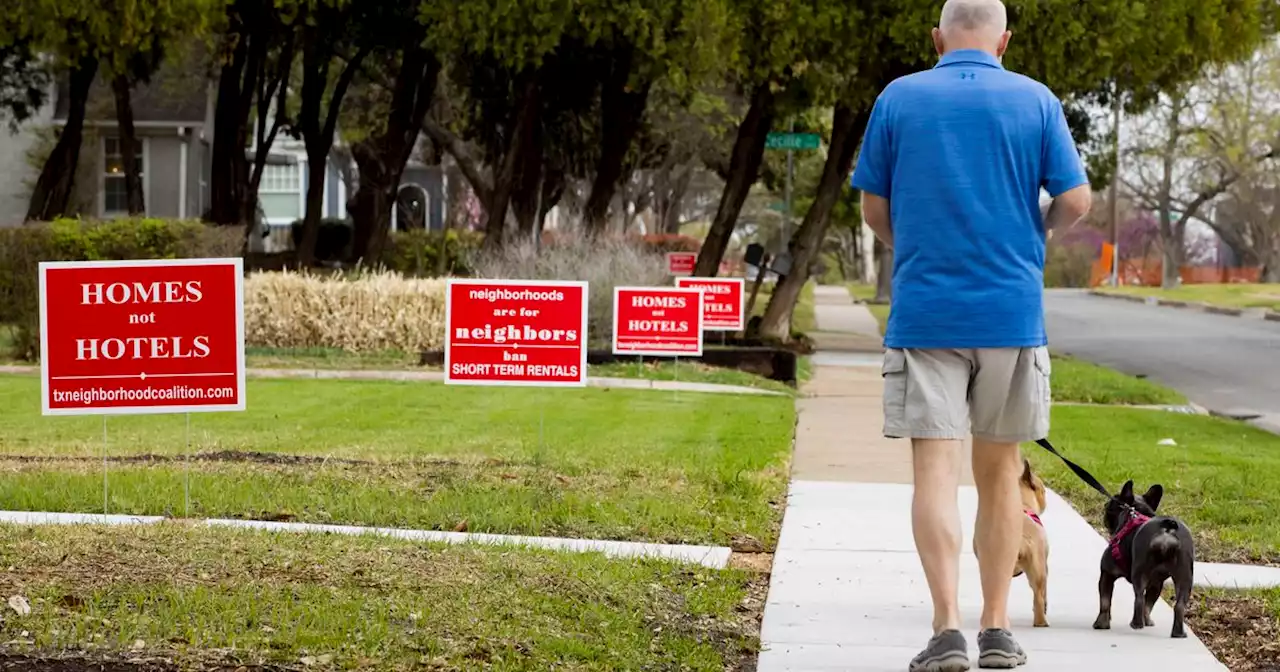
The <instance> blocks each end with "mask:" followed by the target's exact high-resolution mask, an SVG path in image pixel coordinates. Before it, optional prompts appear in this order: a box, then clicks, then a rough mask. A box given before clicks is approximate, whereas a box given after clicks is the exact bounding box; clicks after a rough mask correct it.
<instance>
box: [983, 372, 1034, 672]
mask: <svg viewBox="0 0 1280 672" xmlns="http://www.w3.org/2000/svg"><path fill="white" fill-rule="evenodd" d="M976 360H977V362H978V368H977V371H976V372H975V374H974V381H973V392H972V398H971V406H970V407H971V409H972V414H973V435H974V437H973V438H974V440H973V479H974V482H975V484H976V485H977V486H978V519H977V523H976V525H975V530H974V542H975V545H976V546H977V549H976V550H977V553H978V568H979V571H980V573H981V575H982V623H981V627H982V634H981V635H979V638H978V647H979V664H980V665H981V666H983V667H1006V668H1011V667H1016V666H1017V665H1020V664H1023V663H1025V662H1026V654H1025V653H1024V652H1023V651H1022V648H1021V647H1020V646H1018V644H1017V643H1016V642H1015V641H1014V640H1013V636H1012V634H1010V633H1009V585H1010V583H1011V582H1012V581H1013V572H1014V568H1015V566H1016V565H1017V562H1018V547H1019V545H1020V543H1021V539H1022V532H1021V530H1022V512H1021V511H1020V509H1021V506H1022V498H1021V495H1020V493H1019V491H1018V477H1019V475H1020V474H1021V473H1022V454H1021V452H1020V451H1019V449H1018V445H1019V444H1020V443H1022V442H1024V441H1034V440H1036V439H1040V438H1044V437H1045V436H1046V435H1047V434H1048V433H1049V354H1048V351H1047V350H1045V349H1044V348H1004V349H990V350H978V351H977V352H976Z"/></svg>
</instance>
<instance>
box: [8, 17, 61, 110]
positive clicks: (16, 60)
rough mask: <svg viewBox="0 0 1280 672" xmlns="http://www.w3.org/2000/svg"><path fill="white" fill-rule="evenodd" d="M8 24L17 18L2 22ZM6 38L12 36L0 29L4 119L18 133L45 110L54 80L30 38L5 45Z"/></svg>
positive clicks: (12, 40)
mask: <svg viewBox="0 0 1280 672" xmlns="http://www.w3.org/2000/svg"><path fill="white" fill-rule="evenodd" d="M7 20H16V17H10V18H9V19H0V22H4V21H7ZM6 34H11V33H10V31H7V30H6V29H5V28H4V27H3V25H0V118H8V121H9V129H10V130H11V131H13V132H17V130H18V125H19V124H21V123H22V122H24V121H26V120H27V119H30V118H31V117H32V116H33V115H35V113H36V112H37V111H38V110H39V109H40V108H41V107H43V106H44V104H45V102H46V98H47V97H48V94H47V92H48V90H49V83H50V81H51V78H50V76H49V70H48V69H47V68H46V67H44V64H42V63H41V62H40V57H39V54H37V53H36V52H35V50H34V49H32V41H31V40H30V39H29V38H21V39H12V38H11V39H10V41H8V42H5V41H4V39H3V36H4V35H6Z"/></svg>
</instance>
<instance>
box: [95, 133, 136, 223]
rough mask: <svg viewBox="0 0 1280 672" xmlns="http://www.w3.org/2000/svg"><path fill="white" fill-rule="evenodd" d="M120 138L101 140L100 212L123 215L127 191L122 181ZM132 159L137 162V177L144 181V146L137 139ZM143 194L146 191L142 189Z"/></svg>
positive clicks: (127, 207)
mask: <svg viewBox="0 0 1280 672" xmlns="http://www.w3.org/2000/svg"><path fill="white" fill-rule="evenodd" d="M121 146H122V145H121V143H120V138H103V140H102V214H103V215H106V216H113V215H124V214H128V212H129V192H128V190H127V189H126V188H125V183H124V156H122V155H121V152H120V149H121ZM134 159H135V160H136V161H137V162H138V178H139V179H141V180H143V181H144V182H145V178H146V174H147V153H146V146H145V144H144V143H143V141H142V140H137V145H136V147H135V148H134ZM143 194H144V196H145V195H146V191H145V189H144V191H143Z"/></svg>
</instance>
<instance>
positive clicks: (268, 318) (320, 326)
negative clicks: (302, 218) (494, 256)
mask: <svg viewBox="0 0 1280 672" xmlns="http://www.w3.org/2000/svg"><path fill="white" fill-rule="evenodd" d="M444 288H445V283H444V281H443V280H422V279H406V278H404V277H402V276H400V275H398V274H396V273H392V272H388V271H378V272H369V271H363V272H354V273H351V274H347V275H346V276H338V275H334V276H319V275H314V274H299V273H291V272H287V271H286V272H281V273H254V274H251V275H250V276H249V277H248V279H247V280H246V281H245V293H244V294H245V298H244V326H245V341H246V343H247V344H248V345H253V346H259V347H271V348H339V349H342V350H346V351H349V352H371V351H377V350H401V351H404V352H416V351H420V350H423V349H433V350H435V349H440V348H443V347H444Z"/></svg>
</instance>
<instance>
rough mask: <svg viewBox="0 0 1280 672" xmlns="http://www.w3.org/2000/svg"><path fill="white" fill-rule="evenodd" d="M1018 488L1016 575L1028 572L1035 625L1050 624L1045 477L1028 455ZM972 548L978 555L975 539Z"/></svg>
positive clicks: (1039, 626) (1044, 626)
mask: <svg viewBox="0 0 1280 672" xmlns="http://www.w3.org/2000/svg"><path fill="white" fill-rule="evenodd" d="M1018 491H1019V492H1020V493H1021V495H1022V512H1023V516H1022V544H1021V545H1020V546H1019V547H1018V564H1017V565H1015V566H1014V569H1013V575H1014V576H1015V577H1016V576H1022V575H1023V574H1024V573H1025V574H1026V575H1027V582H1028V583H1030V584H1031V593H1032V596H1033V597H1032V610H1033V612H1034V615H1035V621H1034V625H1035V626H1036V627H1037V628H1047V627H1049V621H1048V619H1047V618H1046V617H1045V612H1046V611H1047V610H1048V606H1049V605H1048V595H1047V593H1048V586H1049V539H1048V536H1047V535H1046V534H1045V531H1044V524H1043V523H1041V522H1040V515H1041V514H1043V513H1044V507H1045V494H1044V481H1042V480H1040V477H1039V476H1037V475H1036V474H1035V472H1034V471H1032V470H1031V463H1030V462H1029V461H1027V459H1026V458H1023V459H1022V476H1021V477H1020V478H1019V479H1018ZM973 552H974V554H975V555H977V553H978V546H977V540H976V539H975V540H974V547H973Z"/></svg>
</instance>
